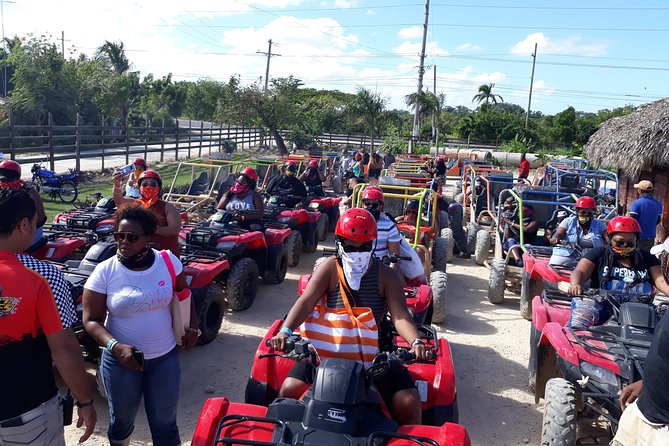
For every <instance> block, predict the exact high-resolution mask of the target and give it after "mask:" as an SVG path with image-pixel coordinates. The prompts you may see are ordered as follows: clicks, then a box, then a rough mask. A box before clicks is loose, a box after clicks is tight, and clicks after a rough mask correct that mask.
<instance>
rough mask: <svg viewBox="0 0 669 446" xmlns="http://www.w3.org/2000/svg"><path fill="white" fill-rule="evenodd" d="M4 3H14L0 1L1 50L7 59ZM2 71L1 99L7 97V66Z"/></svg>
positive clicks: (5, 0)
mask: <svg viewBox="0 0 669 446" xmlns="http://www.w3.org/2000/svg"><path fill="white" fill-rule="evenodd" d="M5 3H14V2H10V1H7V0H0V22H1V23H2V49H3V51H4V53H5V59H6V58H7V43H6V42H5ZM3 65H4V68H3V71H2V97H5V98H6V97H7V64H6V63H5V64H3Z"/></svg>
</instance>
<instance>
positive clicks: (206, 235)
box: [186, 227, 248, 247]
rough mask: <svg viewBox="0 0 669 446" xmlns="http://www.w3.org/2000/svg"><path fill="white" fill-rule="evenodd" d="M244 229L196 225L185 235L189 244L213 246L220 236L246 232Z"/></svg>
mask: <svg viewBox="0 0 669 446" xmlns="http://www.w3.org/2000/svg"><path fill="white" fill-rule="evenodd" d="M247 232H248V231H247V230H245V229H238V228H225V229H215V228H207V227H196V228H194V229H193V230H192V231H190V232H189V233H188V234H187V235H186V241H187V242H188V244H189V245H194V246H200V247H215V246H216V245H217V241H218V239H219V238H221V237H225V236H228V235H242V234H245V233H247Z"/></svg>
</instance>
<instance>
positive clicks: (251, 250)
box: [181, 212, 294, 311]
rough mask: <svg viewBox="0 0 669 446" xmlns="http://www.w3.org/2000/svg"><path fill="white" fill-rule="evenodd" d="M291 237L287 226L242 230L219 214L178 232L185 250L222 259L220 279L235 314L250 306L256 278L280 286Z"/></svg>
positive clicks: (229, 214) (229, 215)
mask: <svg viewBox="0 0 669 446" xmlns="http://www.w3.org/2000/svg"><path fill="white" fill-rule="evenodd" d="M292 234H293V231H291V230H290V229H289V228H288V227H287V226H286V225H282V224H276V223H268V224H265V225H264V226H261V225H258V230H245V229H241V228H239V227H238V226H236V224H235V223H234V222H232V214H231V213H229V212H218V213H216V214H214V215H213V216H212V218H211V219H210V220H209V221H207V222H204V223H202V224H199V225H193V224H188V225H184V226H183V227H182V230H181V236H182V237H183V238H184V239H185V240H186V247H190V248H192V249H197V250H205V251H212V252H217V253H222V254H223V255H224V256H225V258H226V260H227V268H226V269H225V270H224V272H223V274H222V275H221V276H220V279H221V282H222V283H224V284H225V285H224V286H225V290H226V300H227V301H228V305H229V306H230V308H231V309H233V310H235V311H242V310H246V309H247V308H249V307H250V306H251V304H252V303H253V300H254V299H255V295H256V292H257V290H258V278H259V277H262V278H263V280H264V281H265V282H266V283H269V284H277V283H281V282H283V280H284V278H285V277H286V271H287V270H288V259H289V253H288V251H289V248H290V245H289V243H290V241H291V237H292ZM293 239H294V237H293Z"/></svg>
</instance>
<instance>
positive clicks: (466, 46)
mask: <svg viewBox="0 0 669 446" xmlns="http://www.w3.org/2000/svg"><path fill="white" fill-rule="evenodd" d="M482 49H483V47H481V46H479V45H475V44H473V43H463V44H462V45H458V46H456V47H455V50H456V51H461V52H468V51H481V50H482Z"/></svg>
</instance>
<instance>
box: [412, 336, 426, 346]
mask: <svg viewBox="0 0 669 446" xmlns="http://www.w3.org/2000/svg"><path fill="white" fill-rule="evenodd" d="M415 345H425V342H423V340H422V339H421V338H416V339H414V340H413V342H412V343H411V346H412V347H413V346H415Z"/></svg>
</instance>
